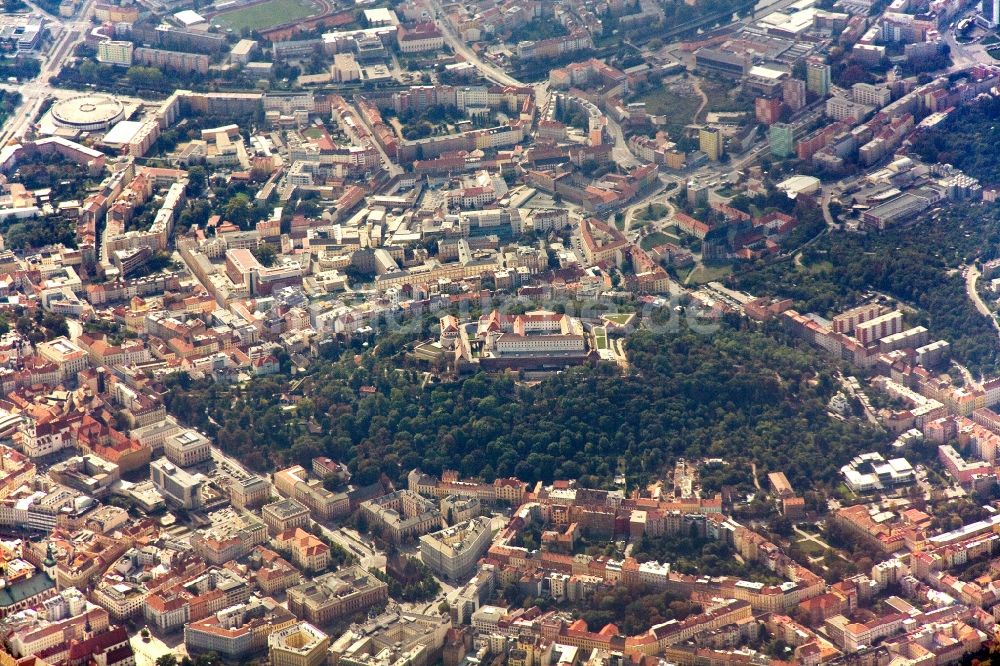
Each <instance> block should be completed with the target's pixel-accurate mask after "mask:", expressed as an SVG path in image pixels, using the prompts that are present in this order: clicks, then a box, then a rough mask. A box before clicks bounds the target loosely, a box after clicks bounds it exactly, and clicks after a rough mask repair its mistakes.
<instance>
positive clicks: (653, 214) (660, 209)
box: [632, 203, 667, 222]
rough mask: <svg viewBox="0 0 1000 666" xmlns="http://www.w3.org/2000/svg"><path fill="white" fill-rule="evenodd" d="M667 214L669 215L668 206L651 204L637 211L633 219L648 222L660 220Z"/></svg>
mask: <svg viewBox="0 0 1000 666" xmlns="http://www.w3.org/2000/svg"><path fill="white" fill-rule="evenodd" d="M666 214H667V207H666V206H664V205H663V204H658V203H651V204H648V205H647V206H646V207H645V208H640V209H639V210H638V211H636V213H635V214H634V215H633V216H632V219H633V220H643V221H647V222H648V221H651V220H659V219H660V218H662V217H663V216H664V215H666Z"/></svg>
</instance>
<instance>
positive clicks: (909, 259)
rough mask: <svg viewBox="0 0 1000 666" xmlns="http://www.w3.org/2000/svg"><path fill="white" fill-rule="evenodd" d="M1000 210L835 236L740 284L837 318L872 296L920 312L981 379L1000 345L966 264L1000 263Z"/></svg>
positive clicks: (951, 212) (998, 362)
mask: <svg viewBox="0 0 1000 666" xmlns="http://www.w3.org/2000/svg"><path fill="white" fill-rule="evenodd" d="M998 247H1000V208H998V207H997V206H995V205H989V204H968V205H959V204H951V205H949V206H948V207H946V208H944V209H943V210H941V211H940V212H938V213H935V214H930V215H925V216H924V217H923V218H922V219H921V220H920V221H919V222H917V223H916V224H914V225H912V226H908V227H895V228H891V229H887V230H886V231H883V232H880V233H877V232H871V233H867V234H858V233H852V232H843V231H835V232H831V233H829V234H827V235H826V236H824V237H823V238H821V239H819V240H818V241H817V242H816V243H815V244H813V245H812V246H810V247H809V248H808V249H807V250H806V251H805V252H803V254H802V266H797V265H795V263H794V262H791V261H789V262H784V263H773V264H770V265H764V264H760V265H758V266H756V267H752V268H750V269H748V270H745V271H743V272H742V273H740V274H739V275H737V276H734V277H733V278H732V281H733V284H734V286H736V287H738V288H740V289H745V290H747V291H749V292H750V293H752V294H755V295H758V296H763V295H776V296H782V297H788V298H793V299H795V301H796V307H797V308H799V309H801V310H803V311H806V312H817V313H819V314H821V315H824V316H831V315H833V314H835V313H836V312H838V311H842V310H844V309H846V308H848V307H851V306H853V305H857V304H858V302H859V301H860V299H861V298H862V297H863V295H864V292H865V291H866V290H869V289H874V290H877V291H879V292H881V293H884V294H888V295H890V296H893V297H895V298H897V299H899V300H901V301H903V302H904V303H906V304H908V305H911V306H913V307H916V308H918V309H919V310H920V316H919V319H920V321H919V322H916V321H915V322H914V323H921V324H923V325H925V326H927V328H928V329H929V330H930V332H931V335H932V336H935V337H937V338H941V339H945V340H948V341H949V342H950V343H951V345H952V355H953V356H955V357H956V358H957V359H959V360H960V361H961V362H963V363H964V364H965V365H967V366H968V367H969V368H970V369H972V370H973V371H974V372H984V373H990V372H995V371H996V370H998V369H1000V344H998V340H997V335H996V333H995V332H994V330H993V328H992V327H991V325H990V322H989V319H988V318H986V317H984V316H983V315H981V314H979V312H977V311H976V309H975V306H973V304H972V302H971V301H970V300H969V298H968V297H967V295H966V293H965V282H964V279H963V277H962V274H961V268H962V266H964V265H967V264H969V263H972V262H974V261H980V262H982V261H987V260H989V259H992V258H994V257H996V256H997V249H998Z"/></svg>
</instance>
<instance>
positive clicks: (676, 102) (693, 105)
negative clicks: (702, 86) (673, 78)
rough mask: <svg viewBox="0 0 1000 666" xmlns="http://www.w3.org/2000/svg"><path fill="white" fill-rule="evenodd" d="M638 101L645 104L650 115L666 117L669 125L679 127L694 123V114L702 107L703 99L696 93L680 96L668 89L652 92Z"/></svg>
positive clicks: (662, 88)
mask: <svg viewBox="0 0 1000 666" xmlns="http://www.w3.org/2000/svg"><path fill="white" fill-rule="evenodd" d="M636 101H637V102H645V103H646V110H647V111H648V112H649V113H651V114H653V115H663V116H666V117H667V119H668V120H667V122H668V123H670V124H671V125H677V126H684V125H687V124H688V123H690V122H693V121H694V113H695V111H697V110H698V107H699V106H701V98H700V97H698V95H696V94H695V93H693V92H692V93H690V94H679V93H677V92H675V91H673V90H670V89H669V88H666V87H661V88H656V89H653V90H650V91H649V92H647V93H646V94H644V95H642V96H641V97H639V98H638V99H637V100H636Z"/></svg>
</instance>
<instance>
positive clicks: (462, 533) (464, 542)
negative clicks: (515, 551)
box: [420, 517, 493, 580]
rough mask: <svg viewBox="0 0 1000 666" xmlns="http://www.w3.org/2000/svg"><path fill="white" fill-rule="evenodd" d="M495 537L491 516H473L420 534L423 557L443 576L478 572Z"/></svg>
mask: <svg viewBox="0 0 1000 666" xmlns="http://www.w3.org/2000/svg"><path fill="white" fill-rule="evenodd" d="M492 537H493V532H492V530H491V529H490V519H489V518H483V517H480V518H474V519H472V520H470V521H468V522H466V523H459V524H457V525H454V526H452V527H448V528H446V529H443V530H441V531H439V532H432V533H431V534H425V535H423V536H422V537H420V559H421V560H422V561H423V563H424V564H426V565H427V566H428V567H430V568H431V570H432V571H434V572H435V573H436V574H438V575H440V576H443V577H445V578H448V579H449V580H464V579H466V578H468V577H469V576H471V575H472V574H473V572H475V570H476V566H477V564H478V563H479V558H481V557H482V556H483V555H484V554H485V553H486V551H487V550H488V549H489V547H490V542H491V540H492Z"/></svg>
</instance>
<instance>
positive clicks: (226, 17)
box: [212, 0, 317, 31]
mask: <svg viewBox="0 0 1000 666" xmlns="http://www.w3.org/2000/svg"><path fill="white" fill-rule="evenodd" d="M316 11H317V7H316V5H314V4H313V3H312V2H310V1H309V0H268V1H267V2H262V3H260V4H259V5H252V6H250V7H240V8H239V9H234V10H232V11H228V12H223V13H221V14H216V15H215V16H213V17H212V22H213V23H218V24H219V25H221V26H224V27H226V28H232V29H233V30H237V31H239V30H242V29H243V28H249V29H250V30H263V29H265V28H270V27H272V26H275V25H281V24H282V23H288V22H289V21H295V20H297V19H302V18H306V17H307V16H312V15H314V14H315V13H316Z"/></svg>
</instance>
